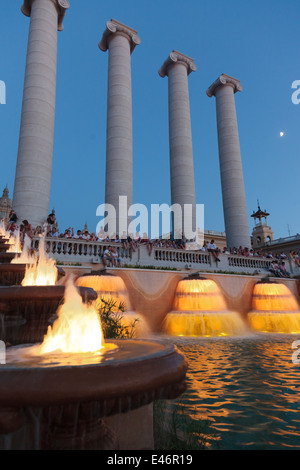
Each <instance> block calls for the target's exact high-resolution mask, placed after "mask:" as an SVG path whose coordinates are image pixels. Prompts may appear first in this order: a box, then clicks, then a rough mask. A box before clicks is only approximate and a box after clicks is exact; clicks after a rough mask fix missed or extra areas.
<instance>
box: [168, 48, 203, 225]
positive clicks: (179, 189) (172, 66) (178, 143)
mask: <svg viewBox="0 0 300 470" xmlns="http://www.w3.org/2000/svg"><path fill="white" fill-rule="evenodd" d="M195 70H196V66H195V64H194V62H193V59H190V58H189V57H187V56H185V55H183V54H181V53H179V52H177V51H173V52H171V54H170V56H169V57H168V59H167V60H166V62H165V63H164V64H163V66H162V67H161V69H160V70H159V74H160V76H161V77H164V76H166V75H167V76H168V107H169V152H170V178H171V204H172V205H173V204H179V205H180V206H181V210H182V214H183V215H184V205H185V204H189V205H191V206H192V207H193V216H192V221H191V222H192V227H191V228H192V229H193V230H195V229H196V195H195V176H194V161H193V144H192V130H191V116H190V101H189V88H188V75H189V74H190V73H191V72H192V71H195ZM174 228H175V227H173V229H174ZM182 228H183V229H184V226H183V223H182Z"/></svg>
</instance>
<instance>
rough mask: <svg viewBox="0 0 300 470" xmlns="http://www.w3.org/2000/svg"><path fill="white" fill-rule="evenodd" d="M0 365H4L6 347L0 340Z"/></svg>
mask: <svg viewBox="0 0 300 470" xmlns="http://www.w3.org/2000/svg"><path fill="white" fill-rule="evenodd" d="M0 364H6V345H5V343H4V341H1V340H0Z"/></svg>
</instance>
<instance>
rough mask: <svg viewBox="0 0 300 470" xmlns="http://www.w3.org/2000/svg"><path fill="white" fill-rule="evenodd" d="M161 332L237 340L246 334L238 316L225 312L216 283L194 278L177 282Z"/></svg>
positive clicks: (199, 277)
mask: <svg viewBox="0 0 300 470" xmlns="http://www.w3.org/2000/svg"><path fill="white" fill-rule="evenodd" d="M163 329H164V331H165V332H166V333H167V334H169V335H173V336H237V335H243V334H245V333H246V331H247V329H246V326H245V324H244V322H243V321H242V319H241V318H240V316H239V314H238V313H237V312H231V311H229V310H228V309H227V305H226V302H225V300H224V297H223V295H222V293H221V291H220V289H219V287H218V285H217V284H216V282H215V281H213V280H211V279H206V278H204V277H201V276H199V275H198V274H195V275H191V276H189V277H187V278H185V279H182V280H181V281H179V283H178V286H177V289H176V293H175V299H174V307H173V310H172V311H171V312H169V313H168V314H167V316H166V318H165V321H164V326H163Z"/></svg>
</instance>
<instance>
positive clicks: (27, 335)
mask: <svg viewBox="0 0 300 470" xmlns="http://www.w3.org/2000/svg"><path fill="white" fill-rule="evenodd" d="M79 292H80V295H81V297H82V299H83V300H84V301H85V302H91V301H94V300H96V298H97V295H96V293H95V292H94V291H93V290H92V289H90V288H84V287H82V288H79ZM64 294H65V286H63V285H59V286H9V287H0V313H1V316H2V321H1V322H0V333H1V336H0V337H1V339H2V340H3V341H5V342H7V343H10V344H12V345H17V344H24V343H38V342H41V341H42V340H43V338H44V335H45V334H46V333H47V329H48V326H49V324H50V323H51V320H52V318H55V317H56V311H57V308H58V306H59V304H60V303H61V302H62V301H63V298H64ZM13 317H14V318H15V327H14V326H13V324H14V321H13V320H12V318H13ZM22 321H23V323H24V325H23V326H22V327H21V328H20V327H19V325H20V322H21V323H22ZM24 321H25V322H24ZM6 323H9V328H6Z"/></svg>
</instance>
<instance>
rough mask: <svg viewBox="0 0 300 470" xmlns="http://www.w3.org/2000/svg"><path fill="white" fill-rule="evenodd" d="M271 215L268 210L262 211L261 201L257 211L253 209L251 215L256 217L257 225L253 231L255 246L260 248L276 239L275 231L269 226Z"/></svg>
mask: <svg viewBox="0 0 300 470" xmlns="http://www.w3.org/2000/svg"><path fill="white" fill-rule="evenodd" d="M268 215H270V214H269V213H268V212H266V210H265V211H262V210H261V208H260V206H259V203H258V209H257V211H256V212H255V211H253V214H252V215H251V217H253V218H254V223H255V227H254V228H253V231H252V238H253V244H252V246H253V248H260V247H262V246H265V245H267V244H268V243H269V242H270V241H272V240H273V239H274V233H273V230H272V229H271V227H269V226H268V223H267V217H268Z"/></svg>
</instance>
